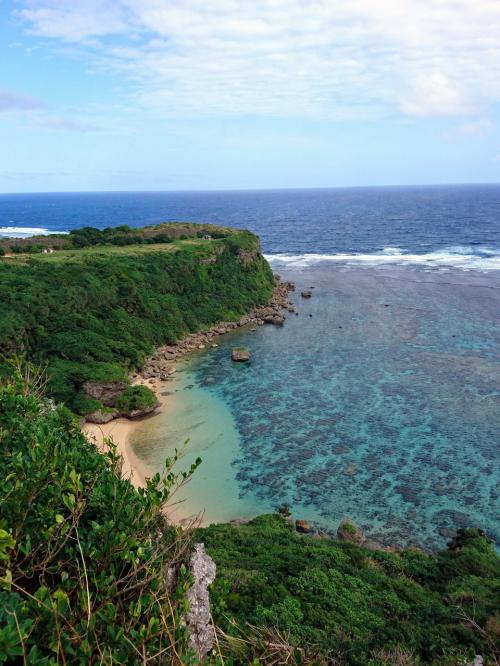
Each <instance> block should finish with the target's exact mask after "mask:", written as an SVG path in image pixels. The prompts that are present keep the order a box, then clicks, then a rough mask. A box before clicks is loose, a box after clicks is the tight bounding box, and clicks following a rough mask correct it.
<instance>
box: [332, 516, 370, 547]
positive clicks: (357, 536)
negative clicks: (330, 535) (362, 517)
mask: <svg viewBox="0 0 500 666" xmlns="http://www.w3.org/2000/svg"><path fill="white" fill-rule="evenodd" d="M337 539H340V541H350V542H351V543H363V541H364V540H365V535H364V534H363V531H362V530H360V529H359V527H357V526H356V525H354V523H351V522H349V521H348V520H344V521H343V522H342V523H340V525H339V528H338V530H337Z"/></svg>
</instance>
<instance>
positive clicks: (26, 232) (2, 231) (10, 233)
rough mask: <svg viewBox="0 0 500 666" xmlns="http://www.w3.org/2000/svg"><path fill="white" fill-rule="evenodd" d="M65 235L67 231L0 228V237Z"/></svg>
mask: <svg viewBox="0 0 500 666" xmlns="http://www.w3.org/2000/svg"><path fill="white" fill-rule="evenodd" d="M56 233H57V234H65V233H68V232H67V231H50V230H49V229H45V228H43V227H0V237H2V236H3V237H4V238H29V237H30V236H48V235H49V234H56Z"/></svg>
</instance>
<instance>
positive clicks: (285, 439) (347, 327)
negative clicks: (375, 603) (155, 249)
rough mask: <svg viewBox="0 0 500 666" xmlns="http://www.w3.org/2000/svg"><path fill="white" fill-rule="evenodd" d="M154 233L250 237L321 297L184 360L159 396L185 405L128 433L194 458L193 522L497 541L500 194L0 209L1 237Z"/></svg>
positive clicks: (393, 193)
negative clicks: (475, 530) (184, 440)
mask: <svg viewBox="0 0 500 666" xmlns="http://www.w3.org/2000/svg"><path fill="white" fill-rule="evenodd" d="M166 220H192V221H197V222H212V223H220V224H224V225H229V226H235V227H242V228H247V229H251V230H252V231H254V232H256V233H257V234H259V235H260V237H261V239H262V246H263V251H264V253H265V254H266V256H267V257H268V259H269V260H270V261H271V263H272V265H273V267H274V268H275V270H277V271H278V272H279V273H280V274H281V275H282V276H283V277H284V278H290V279H293V280H295V281H296V283H297V288H298V290H299V291H300V289H301V288H308V289H309V288H312V291H313V297H312V298H311V299H310V300H303V299H301V298H300V294H299V293H296V294H295V295H294V299H293V300H294V301H295V304H296V307H297V309H298V311H299V315H298V316H295V315H293V314H290V315H289V316H288V318H287V320H286V323H285V326H284V327H283V328H275V327H259V329H258V330H257V331H254V332H252V331H240V332H238V333H236V334H233V335H231V336H228V337H227V338H226V339H225V340H224V339H223V340H222V341H221V344H220V346H219V347H218V348H217V349H215V350H210V351H206V352H201V353H199V354H196V355H195V357H194V358H193V359H191V361H190V362H189V363H188V364H187V365H186V366H185V367H184V368H182V372H181V373H179V375H180V377H179V378H177V379H176V380H175V382H174V383H173V384H171V386H172V387H173V388H174V389H175V392H176V393H175V395H174V398H175V400H177V401H178V402H179V404H180V403H181V402H182V403H183V405H184V407H183V408H182V410H181V409H180V410H179V411H177V412H174V413H169V414H167V415H166V416H165V417H158V420H157V421H156V422H155V419H151V420H150V421H148V422H145V425H144V427H142V428H139V429H138V430H137V431H136V435H135V440H134V446H135V449H136V452H137V453H138V454H139V455H141V457H142V458H143V459H144V460H145V462H146V464H148V465H149V466H150V467H151V468H159V467H160V465H161V461H162V459H163V458H164V457H165V455H166V454H167V453H168V450H169V447H170V448H171V447H172V446H173V445H174V444H177V445H178V444H179V443H180V442H179V441H173V440H174V439H176V438H177V439H178V438H181V437H183V436H184V434H189V436H190V437H191V440H192V452H193V455H194V454H195V453H196V454H197V453H198V452H200V451H201V452H202V457H203V458H204V460H205V463H204V467H203V466H202V469H201V470H200V474H199V481H197V482H193V483H194V485H193V490H192V491H189V492H191V495H192V497H194V498H195V503H194V504H193V500H192V499H191V505H190V507H191V508H192V509H193V510H197V509H204V510H205V517H206V519H207V520H215V519H227V518H229V517H232V516H235V515H241V514H248V515H250V514H252V513H256V512H259V511H264V510H269V509H272V508H274V507H276V506H277V505H279V504H280V503H282V502H288V503H289V504H290V505H291V506H292V509H293V512H294V514H295V515H296V516H297V517H302V518H308V517H309V518H311V519H312V520H314V522H315V523H316V524H318V525H320V526H322V527H324V528H326V529H328V530H331V531H333V530H335V529H336V527H337V525H338V523H339V521H340V520H342V519H343V518H346V517H349V518H351V519H353V520H355V521H356V522H357V523H358V524H360V525H361V526H362V527H364V528H365V529H366V531H367V532H368V533H369V534H370V535H371V536H373V537H374V538H378V539H381V540H383V541H386V542H392V543H398V544H410V543H413V544H419V545H423V546H427V547H430V548H435V547H437V546H440V545H443V544H444V543H445V542H446V540H447V539H448V538H449V536H450V535H451V534H452V533H453V531H454V530H456V528H458V527H462V526H469V525H478V526H482V527H484V528H485V529H486V530H487V531H488V532H489V533H490V534H491V535H492V536H493V537H494V538H495V540H496V542H497V543H500V524H499V522H500V467H499V449H500V186H495V185H490V186H447V187H437V186H436V187H412V188H401V187H400V188H352V189H331V190H294V191H285V190H282V191H261V192H257V191H254V192H183V193H180V192H179V193H98V194H30V195H1V196H0V227H2V229H0V233H3V234H5V235H11V234H13V230H12V227H15V228H17V229H19V228H23V229H24V230H25V231H24V233H26V234H29V233H32V232H33V230H36V229H46V230H50V231H56V230H57V231H67V230H69V229H72V228H75V227H78V226H83V225H93V226H97V227H105V226H113V225H118V224H129V225H131V226H142V225H145V224H153V223H157V222H160V221H166ZM236 339H237V340H238V343H239V344H245V345H247V346H248V347H250V349H251V351H252V363H251V364H250V365H248V366H235V365H233V364H232V363H231V361H230V360H229V351H230V348H231V347H232V346H233V345H234V344H235V340H236ZM207 406H209V407H207ZM161 418H164V421H161ZM176 419H177V421H176ZM148 424H149V425H148ZM151 424H155V425H154V426H153V425H151ZM188 457H189V455H188ZM203 469H204V470H205V471H203ZM219 475H220V476H219ZM196 484H198V485H196ZM196 503H197V504H198V505H196Z"/></svg>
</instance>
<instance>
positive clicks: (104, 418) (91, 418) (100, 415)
mask: <svg viewBox="0 0 500 666" xmlns="http://www.w3.org/2000/svg"><path fill="white" fill-rule="evenodd" d="M118 415H119V414H118V412H117V411H116V410H115V409H113V410H111V411H109V412H108V411H106V412H104V411H101V410H100V409H98V410H96V411H95V412H92V413H91V414H87V415H86V417H85V419H86V420H87V421H88V422H89V423H99V424H101V423H109V422H110V421H112V420H113V419H115V418H116V417H117V416H118Z"/></svg>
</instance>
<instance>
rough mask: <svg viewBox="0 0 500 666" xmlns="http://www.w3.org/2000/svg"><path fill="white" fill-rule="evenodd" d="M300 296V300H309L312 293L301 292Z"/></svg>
mask: <svg viewBox="0 0 500 666" xmlns="http://www.w3.org/2000/svg"><path fill="white" fill-rule="evenodd" d="M300 295H301V296H302V298H311V296H312V291H301V292H300Z"/></svg>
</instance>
